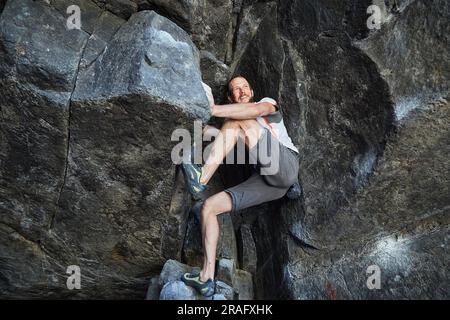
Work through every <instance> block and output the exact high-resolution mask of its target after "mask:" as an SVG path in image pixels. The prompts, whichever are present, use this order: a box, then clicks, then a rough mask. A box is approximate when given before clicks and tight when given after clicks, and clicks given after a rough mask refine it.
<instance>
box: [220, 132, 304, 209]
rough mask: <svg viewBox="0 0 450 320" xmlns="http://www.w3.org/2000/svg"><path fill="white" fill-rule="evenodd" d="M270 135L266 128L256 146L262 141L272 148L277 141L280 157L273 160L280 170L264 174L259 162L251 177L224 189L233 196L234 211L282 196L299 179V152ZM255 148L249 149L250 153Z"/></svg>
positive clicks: (262, 165) (262, 166)
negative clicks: (272, 144) (269, 136)
mask: <svg viewBox="0 0 450 320" xmlns="http://www.w3.org/2000/svg"><path fill="white" fill-rule="evenodd" d="M264 135H265V136H264ZM268 135H270V132H269V131H268V130H267V129H265V130H264V133H263V135H262V136H261V138H260V139H259V141H258V144H257V146H255V147H254V148H257V147H258V148H259V146H260V145H261V144H262V143H267V144H268V148H270V145H271V141H272V142H273V141H275V142H276V143H277V144H278V145H279V157H277V158H276V159H275V158H274V159H273V160H272V161H278V170H277V172H276V173H275V174H269V175H263V174H261V172H262V171H261V170H264V167H265V166H264V164H261V163H259V162H258V164H257V172H255V173H254V174H253V175H252V176H251V177H250V178H248V179H247V180H246V181H244V182H242V183H240V184H238V185H237V186H234V187H231V188H228V189H226V190H224V191H225V192H226V193H228V194H229V195H230V196H231V200H232V212H235V211H238V210H242V209H245V208H248V207H252V206H256V205H258V204H261V203H264V202H268V201H272V200H276V199H279V198H282V197H283V196H284V195H285V194H286V192H287V191H288V190H289V187H290V186H292V185H293V184H294V183H295V182H297V181H298V170H299V156H298V154H297V153H296V152H295V151H293V150H291V149H289V148H287V147H285V146H284V145H282V144H281V143H280V142H279V141H278V140H273V139H270V138H268ZM254 150H255V149H253V150H249V153H251V152H253V151H254Z"/></svg>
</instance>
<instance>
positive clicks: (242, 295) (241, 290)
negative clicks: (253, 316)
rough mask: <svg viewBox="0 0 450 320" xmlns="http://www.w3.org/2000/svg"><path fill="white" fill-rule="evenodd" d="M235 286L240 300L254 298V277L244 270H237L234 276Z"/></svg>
mask: <svg viewBox="0 0 450 320" xmlns="http://www.w3.org/2000/svg"><path fill="white" fill-rule="evenodd" d="M233 288H234V290H235V292H236V293H237V295H238V300H253V299H254V294H253V277H252V275H251V273H249V272H247V271H244V270H236V274H235V275H234V278H233Z"/></svg>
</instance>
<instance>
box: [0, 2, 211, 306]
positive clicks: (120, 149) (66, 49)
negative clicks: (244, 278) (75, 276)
mask: <svg viewBox="0 0 450 320" xmlns="http://www.w3.org/2000/svg"><path fill="white" fill-rule="evenodd" d="M66 3H67V2H63V1H61V2H58V1H55V2H53V3H51V5H49V4H48V3H46V2H44V1H40V2H38V1H9V2H8V5H7V6H6V8H5V10H4V11H3V12H2V16H1V20H0V35H1V36H0V55H1V56H2V60H1V63H0V70H1V75H0V87H1V90H2V96H1V98H0V106H1V111H2V118H1V120H0V121H1V122H0V128H1V132H2V134H1V138H0V145H1V146H2V149H1V150H2V151H1V152H0V163H1V166H0V170H1V180H0V199H1V201H0V209H1V211H2V215H1V221H0V224H1V225H2V226H3V229H4V232H2V233H1V242H2V243H7V240H6V239H7V238H8V237H10V236H11V235H12V236H14V237H15V238H16V239H17V240H16V242H15V243H17V244H16V245H12V244H11V245H9V246H3V247H2V252H1V254H0V255H1V259H2V261H4V263H3V264H2V266H1V270H2V274H5V275H6V278H5V279H4V280H2V284H1V285H0V292H1V294H2V295H6V296H10V297H18V298H24V297H34V298H36V297H43V296H48V297H58V298H64V297H72V298H73V297H77V298H83V297H84V298H87V297H90V298H93V297H98V298H112V297H114V298H119V297H123V298H142V297H143V296H144V295H145V291H146V290H147V287H148V279H145V278H143V277H142V276H140V275H142V274H146V273H148V270H149V269H150V270H151V269H156V268H158V269H159V268H161V266H162V265H163V263H164V261H166V260H167V259H168V258H179V257H180V253H181V247H182V243H183V237H184V233H185V229H184V228H183V226H185V222H184V221H185V218H184V217H183V214H185V212H186V208H184V207H183V205H182V204H181V203H180V200H176V198H175V197H174V198H173V199H172V192H173V191H174V190H173V189H172V185H173V183H174V182H175V181H174V174H173V173H174V166H173V164H172V163H171V161H170V160H169V161H168V159H170V151H171V147H172V143H171V142H170V134H171V132H172V131H173V130H174V129H175V128H177V127H186V128H189V127H190V126H192V121H193V120H194V119H202V120H203V121H205V120H207V119H208V117H209V114H208V106H207V99H206V96H205V94H204V92H203V89H202V87H201V76H200V72H199V56H198V52H197V49H196V48H195V46H194V45H193V44H192V42H191V40H190V38H189V36H188V35H187V34H186V33H185V32H184V31H183V30H181V29H180V28H178V27H177V26H175V25H174V24H173V23H171V22H170V21H168V20H167V19H165V18H162V17H160V16H158V15H157V14H155V13H154V12H148V11H147V12H141V13H138V14H136V15H134V16H133V17H131V18H130V20H129V21H128V22H126V23H124V21H123V20H120V19H119V18H117V17H115V16H113V15H111V14H109V13H103V14H101V10H99V9H98V7H96V6H95V5H92V3H90V4H89V3H88V1H86V3H85V2H83V4H81V3H80V5H82V6H83V7H82V9H86V10H87V11H88V12H87V15H86V17H85V19H84V20H85V23H84V24H83V28H85V30H86V31H89V32H93V34H92V35H91V37H89V34H88V33H86V32H85V31H83V30H67V29H66V14H63V12H61V11H58V10H64V9H65V4H66ZM89 8H93V9H89ZM90 10H92V11H90ZM95 19H97V20H95ZM88 38H90V40H89V41H88ZM161 52H164V55H162V54H161ZM96 55H98V56H96ZM82 57H84V60H83V63H82ZM186 83H189V84H190V86H189V88H188V87H186ZM162 110H164V112H162ZM167 115H171V117H168V116H167ZM159 117H162V118H161V119H165V120H162V121H160V119H159ZM171 205H172V210H170V208H171ZM185 205H187V204H185ZM15 246H17V247H20V248H22V249H21V250H22V251H24V252H28V250H25V248H26V247H29V248H30V250H32V251H31V252H34V254H33V256H30V255H28V254H27V255H23V256H20V255H17V254H15V249H14V247H15ZM28 260H30V261H37V263H36V264H39V265H42V268H41V269H39V268H38V269H39V270H37V269H36V270H35V271H33V272H26V273H23V272H22V271H23V267H21V266H25V265H27V263H28ZM39 261H40V262H39ZM70 265H78V266H79V267H80V268H81V273H82V279H84V280H82V287H83V290H78V291H77V290H73V291H70V290H68V289H67V287H66V285H65V281H66V279H67V274H66V268H67V266H70ZM3 270H5V272H3ZM6 270H9V271H6ZM18 274H20V275H21V276H20V277H21V279H23V282H21V281H16V280H15V279H17V278H18ZM18 287H20V288H21V289H20V290H18Z"/></svg>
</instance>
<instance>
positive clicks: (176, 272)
mask: <svg viewBox="0 0 450 320" xmlns="http://www.w3.org/2000/svg"><path fill="white" fill-rule="evenodd" d="M191 271H200V269H198V268H191V267H190V266H188V265H186V264H183V263H180V262H178V261H176V260H167V262H166V263H165V264H164V267H163V269H162V271H161V274H160V275H159V286H160V287H163V286H164V285H165V284H167V283H168V282H173V281H177V280H180V279H181V276H182V275H183V274H185V273H186V272H191Z"/></svg>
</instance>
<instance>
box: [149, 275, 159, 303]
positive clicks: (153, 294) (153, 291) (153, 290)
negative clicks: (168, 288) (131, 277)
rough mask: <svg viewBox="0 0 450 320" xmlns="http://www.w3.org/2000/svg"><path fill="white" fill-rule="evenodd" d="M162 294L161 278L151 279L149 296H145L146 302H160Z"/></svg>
mask: <svg viewBox="0 0 450 320" xmlns="http://www.w3.org/2000/svg"><path fill="white" fill-rule="evenodd" d="M160 292H161V289H160V287H159V277H153V278H151V279H150V283H149V285H148V289H147V294H146V295H145V300H158V299H159V295H160Z"/></svg>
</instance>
